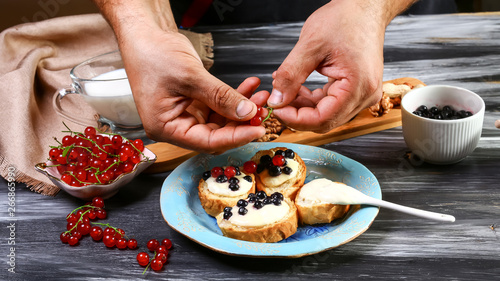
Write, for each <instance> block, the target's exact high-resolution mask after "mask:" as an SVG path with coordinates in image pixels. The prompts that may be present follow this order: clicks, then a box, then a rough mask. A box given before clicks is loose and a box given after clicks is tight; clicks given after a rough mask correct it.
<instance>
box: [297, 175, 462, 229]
mask: <svg viewBox="0 0 500 281" xmlns="http://www.w3.org/2000/svg"><path fill="white" fill-rule="evenodd" d="M295 200H296V201H302V202H303V203H306V204H325V203H329V204H338V205H372V206H378V207H384V208H388V209H392V210H396V211H400V212H403V213H407V214H410V215H414V216H418V217H422V218H427V219H433V220H438V221H447V222H454V221H455V217H454V216H451V215H446V214H440V213H435V212H429V211H424V210H420V209H415V208H411V207H406V206H402V205H398V204H394V203H391V202H387V201H384V200H380V199H376V198H373V197H370V196H368V195H366V194H363V193H362V192H361V191H359V190H357V189H354V188H352V187H350V186H348V185H346V184H343V183H340V182H333V181H331V180H328V179H324V178H320V179H315V180H312V181H310V182H308V183H307V184H305V185H304V186H303V187H302V188H301V190H300V192H299V194H298V195H297V198H296V199H295Z"/></svg>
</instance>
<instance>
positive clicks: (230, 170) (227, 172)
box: [224, 166, 236, 179]
mask: <svg viewBox="0 0 500 281" xmlns="http://www.w3.org/2000/svg"><path fill="white" fill-rule="evenodd" d="M224 175H226V177H227V178H228V179H230V178H232V177H234V176H235V175H236V168H234V167H233V166H229V167H226V169H224Z"/></svg>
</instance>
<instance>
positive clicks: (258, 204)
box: [253, 201, 264, 210]
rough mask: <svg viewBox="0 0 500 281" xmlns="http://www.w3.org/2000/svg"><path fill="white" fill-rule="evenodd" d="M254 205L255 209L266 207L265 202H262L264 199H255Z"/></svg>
mask: <svg viewBox="0 0 500 281" xmlns="http://www.w3.org/2000/svg"><path fill="white" fill-rule="evenodd" d="M253 207H254V208H255V209H257V210H258V209H261V208H262V207H264V204H263V203H262V201H255V203H254V204H253Z"/></svg>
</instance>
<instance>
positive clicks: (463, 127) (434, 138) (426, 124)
mask: <svg viewBox="0 0 500 281" xmlns="http://www.w3.org/2000/svg"><path fill="white" fill-rule="evenodd" d="M484 110H485V104H484V101H483V99H482V98H481V97H480V96H479V95H477V94H476V93H474V92H471V91H469V90H467V89H464V88H460V87H453V86H444V85H436V86H426V87H423V88H419V89H415V90H413V91H410V92H409V93H407V94H406V95H405V96H404V97H403V99H402V101H401V117H402V123H403V136H404V139H405V142H406V144H407V145H408V147H409V148H410V149H411V151H412V154H413V155H415V156H417V158H416V159H417V160H423V161H425V162H428V163H432V164H453V163H457V162H459V161H461V160H463V159H464V158H465V157H467V156H468V155H469V154H470V153H472V151H474V149H475V148H476V146H477V143H478V142H479V139H480V137H481V132H482V128H483V119H484ZM414 159H415V158H414Z"/></svg>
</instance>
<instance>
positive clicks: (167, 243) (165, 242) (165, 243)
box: [161, 238, 172, 250]
mask: <svg viewBox="0 0 500 281" xmlns="http://www.w3.org/2000/svg"><path fill="white" fill-rule="evenodd" d="M161 245H162V246H165V248H167V250H170V249H171V248H172V241H170V239H168V238H165V239H163V240H162V241H161Z"/></svg>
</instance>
